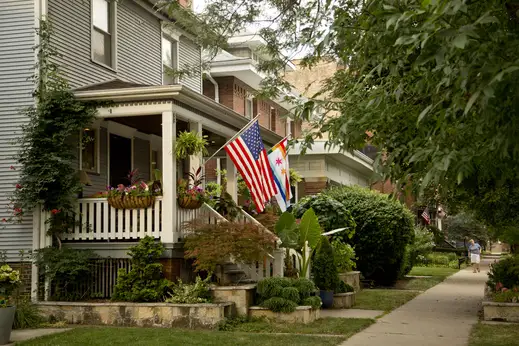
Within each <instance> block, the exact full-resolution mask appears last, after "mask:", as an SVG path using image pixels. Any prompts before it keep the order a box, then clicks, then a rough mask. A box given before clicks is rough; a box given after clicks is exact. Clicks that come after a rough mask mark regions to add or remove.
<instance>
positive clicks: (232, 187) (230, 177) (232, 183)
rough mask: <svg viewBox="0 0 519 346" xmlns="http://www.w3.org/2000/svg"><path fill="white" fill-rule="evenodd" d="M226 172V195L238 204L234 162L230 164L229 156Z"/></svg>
mask: <svg viewBox="0 0 519 346" xmlns="http://www.w3.org/2000/svg"><path fill="white" fill-rule="evenodd" d="M225 161H226V163H227V164H226V170H227V193H228V194H229V195H231V197H232V200H233V201H235V202H236V203H238V177H237V174H238V172H237V170H236V166H235V165H234V162H232V160H231V158H230V157H229V155H227V160H225Z"/></svg>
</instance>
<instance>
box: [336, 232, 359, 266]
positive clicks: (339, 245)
mask: <svg viewBox="0 0 519 346" xmlns="http://www.w3.org/2000/svg"><path fill="white" fill-rule="evenodd" d="M332 248H333V254H334V256H335V265H336V266H337V271H338V272H339V273H346V272H350V271H352V270H353V269H355V267H356V264H355V259H356V258H355V250H354V249H353V248H352V247H351V245H350V244H346V243H343V242H342V241H341V240H340V239H334V240H333V241H332Z"/></svg>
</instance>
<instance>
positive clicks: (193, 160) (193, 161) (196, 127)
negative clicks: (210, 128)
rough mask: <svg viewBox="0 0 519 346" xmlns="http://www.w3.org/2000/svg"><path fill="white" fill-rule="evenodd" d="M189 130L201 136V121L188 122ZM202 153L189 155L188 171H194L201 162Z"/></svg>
mask: <svg viewBox="0 0 519 346" xmlns="http://www.w3.org/2000/svg"><path fill="white" fill-rule="evenodd" d="M189 131H191V132H194V133H196V134H198V135H199V136H202V123H201V122H189ZM202 159H203V154H202V153H200V154H198V155H191V156H189V172H190V173H195V172H196V170H197V169H198V168H199V167H200V165H201V164H202Z"/></svg>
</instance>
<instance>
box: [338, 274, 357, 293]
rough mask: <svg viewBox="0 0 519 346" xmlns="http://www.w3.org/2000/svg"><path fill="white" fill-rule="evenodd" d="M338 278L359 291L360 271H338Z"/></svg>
mask: <svg viewBox="0 0 519 346" xmlns="http://www.w3.org/2000/svg"><path fill="white" fill-rule="evenodd" d="M339 278H340V279H341V280H342V281H344V283H346V284H348V285H350V286H351V287H353V289H355V292H358V291H360V272H356V271H354V272H346V273H340V274H339Z"/></svg>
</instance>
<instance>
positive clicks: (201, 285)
mask: <svg viewBox="0 0 519 346" xmlns="http://www.w3.org/2000/svg"><path fill="white" fill-rule="evenodd" d="M210 280H211V277H210V276H208V277H207V278H206V279H205V280H202V279H201V278H200V276H197V277H196V280H195V283H193V284H185V283H183V282H182V280H180V279H179V280H178V282H177V283H176V284H174V285H173V286H172V291H173V293H170V295H171V297H169V298H168V299H166V303H175V304H198V303H209V302H211V292H210V291H209V281H210Z"/></svg>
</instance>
